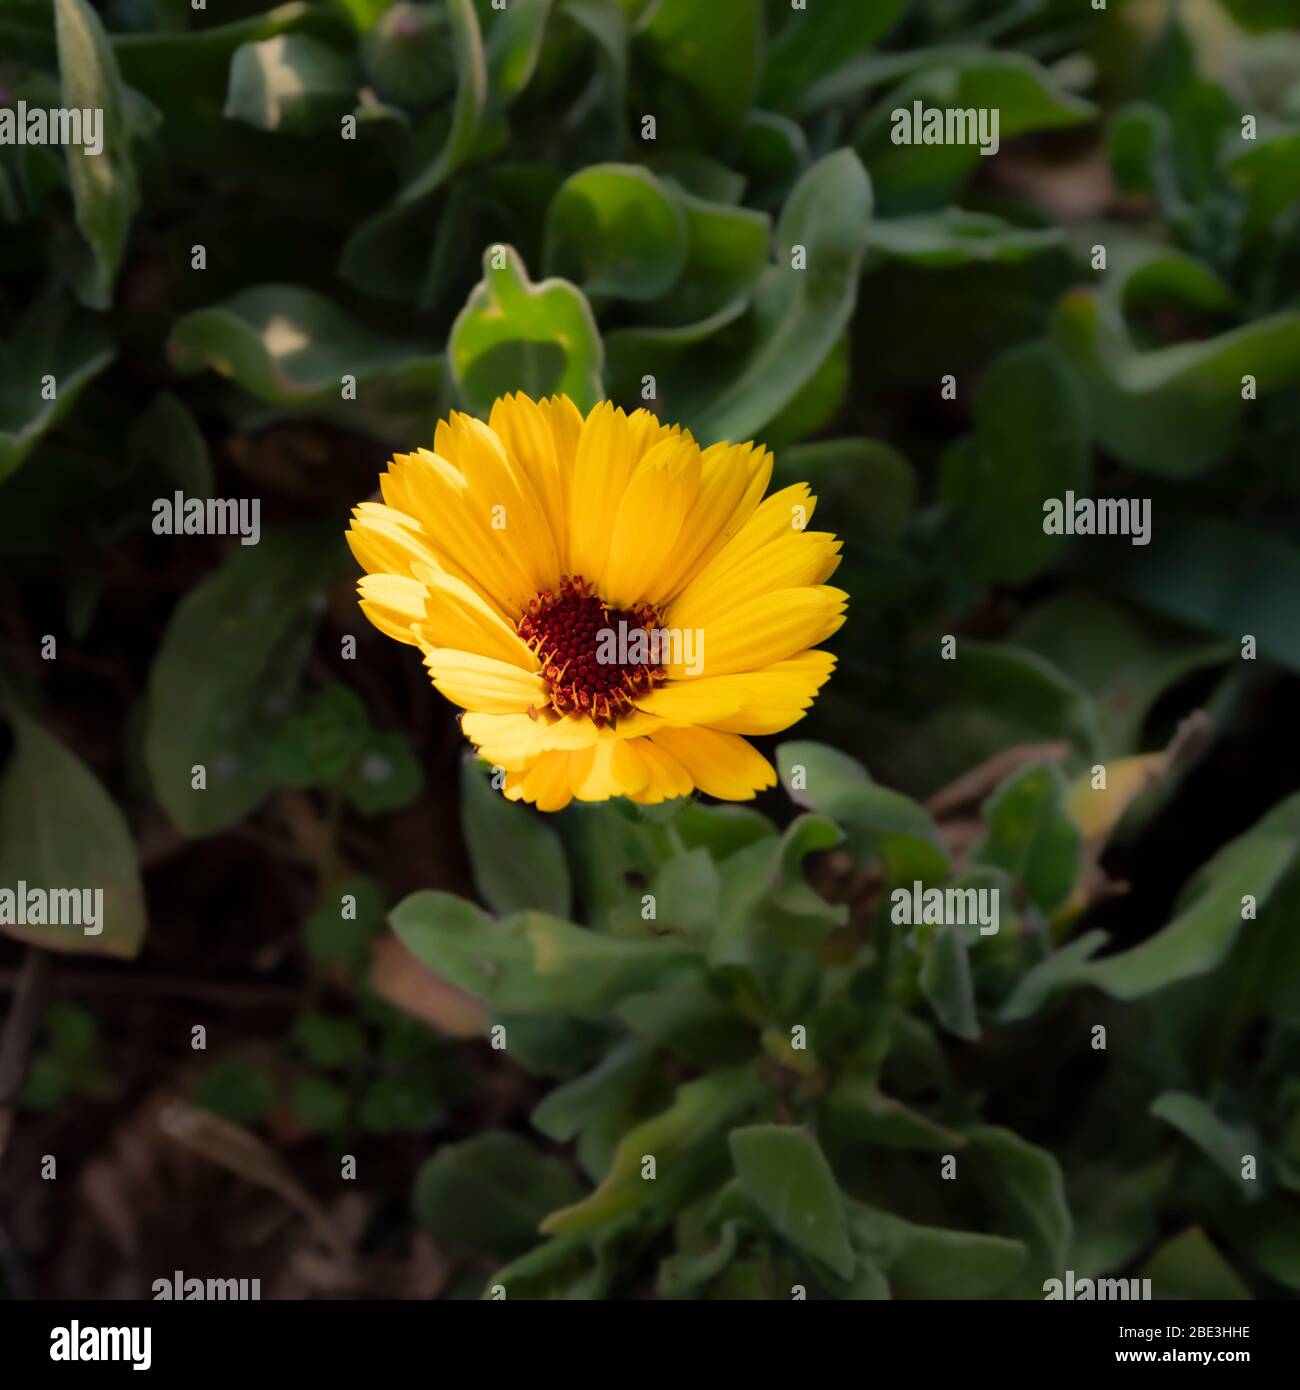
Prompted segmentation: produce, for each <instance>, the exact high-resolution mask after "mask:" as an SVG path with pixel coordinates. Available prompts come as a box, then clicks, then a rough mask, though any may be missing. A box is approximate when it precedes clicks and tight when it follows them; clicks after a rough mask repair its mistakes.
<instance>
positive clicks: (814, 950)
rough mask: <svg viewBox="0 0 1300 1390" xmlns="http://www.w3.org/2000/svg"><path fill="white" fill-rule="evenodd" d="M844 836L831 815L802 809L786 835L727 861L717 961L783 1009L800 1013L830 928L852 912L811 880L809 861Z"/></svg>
mask: <svg viewBox="0 0 1300 1390" xmlns="http://www.w3.org/2000/svg"><path fill="white" fill-rule="evenodd" d="M842 839H843V834H842V832H841V831H840V829H839V827H838V826H836V825H835V824H834V823H833V822H832V821H829V820H827V819H826V818H825V817H824V816H815V815H802V816H799V817H798V818H797V819H796V820H794V821H793V822H792V823H791V824H790V825H789V826H788V827H787V829H786V831H785V833H784V834H783V835H782V836H781V838H780V839H779V840H775V839H765V840H760V841H758V842H757V843H755V844H753V845H751V846H749V847H748V848H747V849H743V850H740V851H739V852H737V853H736V854H733V855H732V856H731V857H730V858H729V859H727V860H726V861H724V863H723V864H722V865H721V871H722V885H721V891H720V893H719V902H720V903H721V905H722V914H721V917H720V919H719V921H718V924H717V928H716V930H715V931H714V933H713V939H712V941H711V942H710V944H709V963H710V965H711V966H713V967H714V968H715V969H718V970H722V971H725V972H727V973H728V974H730V975H731V976H732V977H733V983H734V982H735V981H734V977H735V976H736V975H740V976H741V977H742V983H741V985H740V988H742V989H745V988H747V987H752V988H756V989H757V990H758V991H759V992H760V993H761V994H762V995H763V996H764V997H765V998H766V999H767V1000H768V1002H769V1004H770V1005H771V1006H772V1007H773V1008H774V1009H775V1010H777V1011H778V1012H779V1013H790V1014H792V1016H794V1017H798V1016H799V1015H798V1013H797V1010H799V1009H801V1008H804V1007H807V1006H808V1004H809V1002H810V1000H811V997H812V995H813V993H814V992H815V990H816V984H817V979H818V976H819V973H820V958H819V953H820V949H821V945H822V942H823V941H824V940H825V937H826V933H827V932H828V931H829V930H830V929H831V928H832V927H836V926H843V924H844V923H845V922H846V921H847V919H848V912H847V909H846V908H845V907H844V906H843V905H842V904H840V905H836V904H832V903H828V902H827V901H826V900H825V899H824V898H822V897H821V896H820V895H819V894H818V893H817V892H815V891H814V890H813V888H812V887H811V886H810V885H809V884H808V882H807V879H806V878H805V874H804V867H803V865H804V860H805V859H806V858H807V857H808V855H809V854H813V853H816V852H818V851H820V850H827V849H833V848H834V847H835V846H837V845H838V844H839V843H840V842H841V840H842Z"/></svg>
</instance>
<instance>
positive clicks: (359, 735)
mask: <svg viewBox="0 0 1300 1390" xmlns="http://www.w3.org/2000/svg"><path fill="white" fill-rule="evenodd" d="M369 734H370V720H369V719H368V718H367V716H366V707H365V705H364V704H363V703H362V700H361V697H360V696H359V695H358V694H357V693H356V691H355V690H349V689H348V687H347V686H345V685H332V686H329V687H327V688H326V689H325V690H319V691H316V692H314V693H313V694H311V695H308V696H305V697H304V698H303V699H302V700H301V701H300V702H299V704H298V706H297V708H296V709H294V711H293V712H292V713H291V714H290V715H289V717H288V718H287V719H286V720H285V721H284V723H283V724H282V725H280V727H279V728H278V729H276V731H275V734H274V736H273V737H272V739H271V742H270V745H269V747H268V750H267V756H268V759H269V761H270V770H271V772H272V773H273V775H274V776H275V779H276V780H277V781H279V782H284V783H286V784H287V785H288V786H291V787H304V788H305V787H331V786H333V785H334V784H335V783H337V782H340V781H342V779H343V777H344V776H345V775H346V773H347V772H348V770H349V769H350V768H351V767H352V765H353V764H354V763H355V762H356V761H357V758H358V757H359V756H360V754H361V749H362V748H363V747H364V746H365V743H366V739H367V738H368V737H369Z"/></svg>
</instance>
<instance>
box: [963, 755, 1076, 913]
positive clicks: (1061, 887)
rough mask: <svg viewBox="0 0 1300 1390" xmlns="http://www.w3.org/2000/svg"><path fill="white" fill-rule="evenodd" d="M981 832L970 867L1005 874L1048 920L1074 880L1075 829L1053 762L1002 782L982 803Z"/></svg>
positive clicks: (1058, 773)
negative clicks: (979, 866)
mask: <svg viewBox="0 0 1300 1390" xmlns="http://www.w3.org/2000/svg"><path fill="white" fill-rule="evenodd" d="M983 814H984V824H985V831H984V835H983V838H982V839H981V840H980V841H979V842H978V843H977V844H976V845H975V846H974V847H973V848H972V850H971V862H972V863H974V864H991V865H993V866H994V867H996V868H1000V869H1005V870H1006V871H1007V873H1008V874H1010V875H1011V877H1012V878H1013V879H1014V880H1015V882H1016V883H1017V884H1018V885H1019V886H1020V887H1021V888H1023V890H1024V892H1025V895H1026V897H1027V898H1028V899H1029V901H1030V902H1031V903H1033V905H1034V906H1035V907H1036V908H1037V909H1038V910H1039V912H1041V913H1042V915H1043V916H1044V917H1051V915H1052V914H1053V913H1054V912H1055V911H1056V909H1057V908H1058V907H1060V906H1061V905H1062V903H1064V902H1065V900H1066V898H1068V897H1069V895H1070V890H1071V889H1072V888H1073V887H1074V884H1075V880H1076V879H1077V878H1078V876H1079V855H1080V851H1081V847H1082V846H1081V838H1080V835H1079V828H1078V826H1076V825H1075V823H1074V822H1073V821H1072V820H1071V819H1070V817H1069V815H1068V814H1067V812H1066V807H1065V778H1064V776H1063V775H1062V773H1061V769H1060V767H1059V766H1058V765H1057V764H1056V763H1039V764H1037V765H1036V766H1031V767H1026V768H1022V769H1021V771H1019V772H1017V773H1014V774H1013V775H1012V776H1010V777H1008V778H1007V779H1006V781H1004V782H1003V783H1002V785H1001V786H1000V787H998V789H997V791H996V792H994V793H993V795H992V796H991V797H989V799H988V800H987V801H986V802H985V804H984V810H983Z"/></svg>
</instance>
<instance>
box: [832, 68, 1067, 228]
mask: <svg viewBox="0 0 1300 1390" xmlns="http://www.w3.org/2000/svg"><path fill="white" fill-rule="evenodd" d="M890 56H891V57H892V56H894V55H890ZM918 101H919V102H922V103H923V105H924V107H925V108H926V109H934V108H937V109H939V110H941V111H949V110H975V111H996V112H997V113H998V140H999V142H1000V143H1005V142H1006V141H1007V140H1009V139H1011V138H1012V137H1013V136H1016V135H1024V134H1026V133H1027V132H1029V131H1035V130H1053V129H1057V128H1060V127H1062V126H1071V125H1078V124H1079V123H1080V122H1083V121H1086V120H1088V119H1090V118H1091V117H1092V115H1093V114H1094V110H1093V107H1092V105H1091V104H1090V103H1088V102H1086V101H1083V100H1081V99H1080V98H1078V97H1076V96H1073V95H1071V94H1070V93H1069V92H1066V91H1065V90H1064V89H1063V88H1062V87H1061V86H1060V85H1059V84H1058V83H1057V82H1056V81H1055V79H1054V78H1053V77H1052V75H1051V74H1050V73H1049V72H1048V70H1047V69H1046V68H1044V67H1043V66H1042V65H1041V64H1040V63H1038V62H1036V61H1035V60H1034V59H1032V58H1029V57H1027V56H1026V55H1024V54H1022V53H1014V52H992V51H987V52H979V53H971V54H968V55H965V56H961V57H954V58H952V59H951V60H949V61H942V60H940V61H937V62H934V63H932V64H931V65H928V66H926V67H925V68H924V69H923V70H922V71H920V72H917V73H914V74H913V75H912V76H911V77H909V78H908V79H907V80H906V81H904V82H903V84H902V85H901V86H899V87H896V88H895V89H894V90H893V91H892V92H890V93H888V94H887V95H886V96H885V97H884V98H883V99H882V100H881V101H879V102H877V103H876V104H875V105H873V106H872V108H871V109H870V111H869V113H868V115H867V117H866V118H865V120H864V121H863V122H862V125H861V127H860V131H859V134H858V137H857V138H856V139H855V141H854V144H855V145H856V147H857V148H858V150H859V151H860V152H861V154H862V157H863V162H864V163H865V164H866V165H867V167H868V169H870V171H871V177H872V182H873V183H874V184H875V186H876V192H877V196H878V197H879V199H880V202H881V205H882V206H883V207H888V208H889V209H890V210H895V209H896V210H898V211H910V210H913V209H917V208H925V207H939V206H941V205H942V204H944V203H946V202H947V201H949V200H950V198H951V197H952V195H953V194H954V193H956V191H957V190H958V189H959V188H960V187H961V185H962V184H963V183H964V182H965V180H966V178H967V176H968V175H969V174H970V173H971V172H972V171H973V170H974V168H975V167H976V166H977V165H978V164H980V163H981V162H982V161H981V157H980V156H981V148H980V146H979V145H978V144H941V145H931V144H921V143H913V144H910V145H907V144H895V143H894V141H893V138H892V136H893V133H894V130H895V129H896V126H895V122H894V115H893V113H894V112H895V111H899V110H905V111H906V112H907V113H908V114H909V116H910V115H911V114H912V111H913V104H914V103H915V102H918ZM916 138H917V133H916V132H913V140H914V141H915V140H916Z"/></svg>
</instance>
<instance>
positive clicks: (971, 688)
mask: <svg viewBox="0 0 1300 1390" xmlns="http://www.w3.org/2000/svg"><path fill="white" fill-rule="evenodd" d="M936 679H938V680H939V681H941V682H942V684H941V686H940V690H941V692H942V694H943V695H944V696H946V697H947V699H949V700H951V701H953V702H954V703H958V704H962V705H971V706H975V707H978V708H980V709H982V710H991V711H995V712H996V713H997V714H998V715H1000V716H1001V717H1002V718H1004V719H1006V720H1008V721H1010V722H1011V723H1013V724H1014V726H1015V728H1016V731H1017V733H1019V734H1024V735H1034V736H1042V737H1047V738H1068V739H1070V740H1071V741H1072V742H1073V743H1074V744H1076V745H1077V747H1078V748H1079V749H1080V751H1082V752H1083V753H1085V754H1087V753H1090V752H1091V751H1092V750H1093V749H1094V748H1095V747H1096V745H1097V717H1096V711H1095V710H1094V709H1093V707H1092V702H1091V701H1090V700H1089V699H1088V697H1087V695H1086V694H1085V692H1084V691H1083V690H1081V689H1080V688H1079V686H1078V685H1076V684H1075V682H1074V681H1072V680H1069V679H1068V678H1067V677H1066V676H1064V675H1063V674H1062V673H1061V672H1060V671H1058V670H1057V668H1056V667H1055V666H1053V665H1052V664H1051V662H1049V661H1045V660H1044V659H1043V658H1042V657H1040V656H1036V655H1035V654H1034V653H1033V652H1028V651H1024V650H1022V649H1020V648H1018V647H1015V646H1012V645H1011V644H1010V643H1001V642H978V641H973V640H972V639H970V638H967V637H963V638H962V639H961V640H960V641H959V642H958V644H957V659H956V660H955V661H943V662H939V663H937V674H936ZM945 687H946V688H945ZM1010 741H1021V742H1023V741H1026V740H1025V739H1024V738H1021V739H1019V740H1008V742H1010ZM1003 746H1005V745H1003ZM989 751H990V752H993V751H996V750H993V749H990V750H989Z"/></svg>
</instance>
